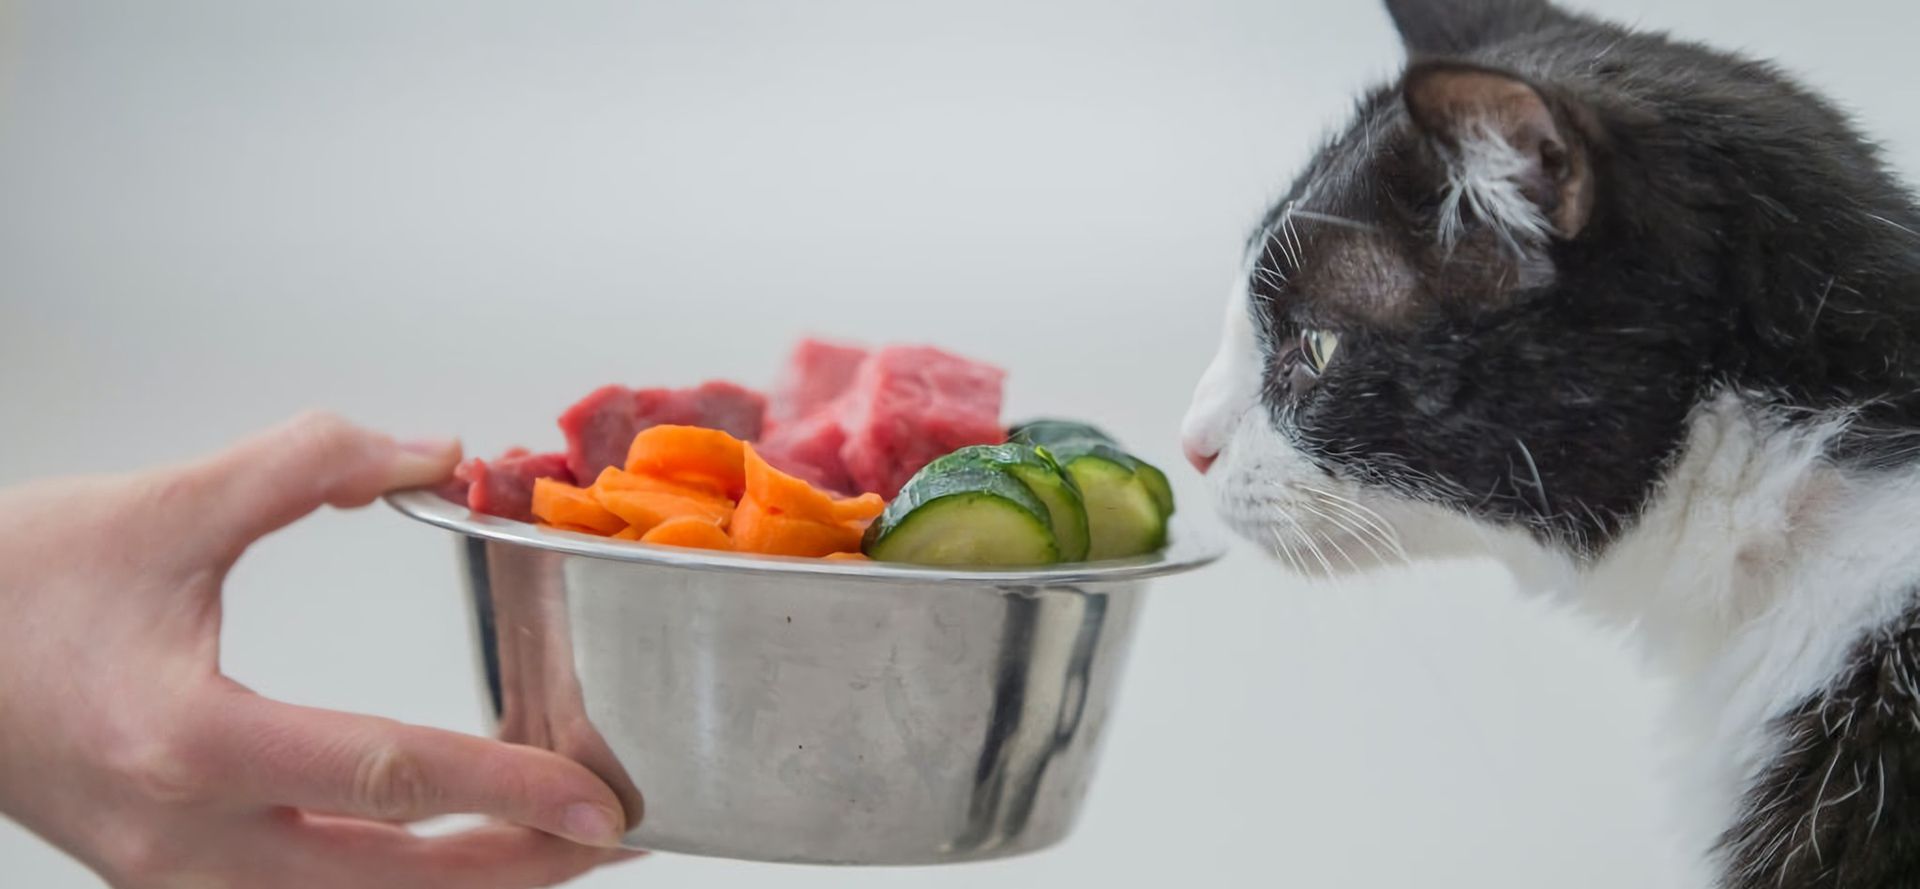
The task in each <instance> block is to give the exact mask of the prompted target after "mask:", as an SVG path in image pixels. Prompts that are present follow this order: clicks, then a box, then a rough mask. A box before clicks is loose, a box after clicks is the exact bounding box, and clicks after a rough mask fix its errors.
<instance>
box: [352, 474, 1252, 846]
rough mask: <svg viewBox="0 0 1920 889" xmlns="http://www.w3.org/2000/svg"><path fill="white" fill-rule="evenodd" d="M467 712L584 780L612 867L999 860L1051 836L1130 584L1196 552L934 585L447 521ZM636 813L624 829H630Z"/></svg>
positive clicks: (405, 506)
mask: <svg viewBox="0 0 1920 889" xmlns="http://www.w3.org/2000/svg"><path fill="white" fill-rule="evenodd" d="M387 499H388V502H389V503H390V504H392V506H393V507H394V508H396V509H398V510H399V511H400V512H402V513H405V514H406V515H409V516H412V517H413V518H416V519H419V520H421V521H423V522H427V523H428V524H432V525H438V526H440V527H442V528H446V529H448V530H451V531H455V532H458V533H459V534H460V535H461V537H460V539H459V541H458V542H459V558H460V563H461V566H462V569H463V574H464V575H465V578H466V586H467V592H468V594H469V595H468V601H469V602H470V604H471V606H472V614H473V621H474V628H475V635H476V637H477V640H478V642H479V645H478V649H479V654H480V664H481V673H482V675H483V677H484V681H485V683H486V692H487V695H488V702H489V704H490V711H491V712H490V713H489V714H488V716H489V718H490V720H491V722H492V724H493V727H494V728H495V730H496V732H497V733H498V735H499V736H500V737H501V738H502V739H503V740H507V741H512V742H515V743H520V744H530V745H534V746H538V747H544V748H546V749H550V750H554V751H557V752H559V753H561V754H563V755H565V756H568V757H571V758H573V759H575V760H577V761H579V762H581V763H583V764H585V765H586V766H587V767H588V768H591V769H593V770H594V771H595V772H596V773H598V774H599V775H600V777H601V778H603V779H605V780H606V782H607V783H608V784H609V785H610V786H612V787H613V788H614V789H615V790H616V792H618V793H619V794H620V796H621V799H622V801H623V802H624V803H625V805H626V807H627V811H628V812H629V814H630V815H631V816H632V818H633V826H632V827H631V829H630V830H629V831H628V833H627V835H626V837H625V840H624V842H625V844H626V845H627V846H629V847H631V848H635V849H652V850H659V851H668V852H683V853H689V854H695V855H712V856H720V857H726V858H740V859H750V860H759V861H783V862H804V863H810V864H860V865H919V864H939V863H947V862H960V861H975V860H982V859H989V858H1001V857H1006V856H1010V855H1017V854H1021V853H1025V852H1031V851H1034V850H1037V849H1041V848H1045V847H1047V846H1050V845H1052V844H1054V843H1056V842H1058V841H1059V840H1060V839H1061V838H1062V837H1064V836H1065V835H1066V834H1067V832H1068V830H1069V829H1070V828H1071V827H1072V824H1073V822H1074V819H1075V817H1076V815H1077V814H1078V810H1079V808H1080V804H1081V800H1082V798H1083V797H1084V795H1085V793H1086V790H1087V785H1088V783H1089V781H1090V780H1091V779H1092V774H1093V766H1094V760H1095V758H1096V756H1097V753H1098V747H1099V742H1100V736H1101V729H1102V728H1103V727H1104V725H1105V724H1106V720H1107V715H1108V713H1109V712H1110V711H1111V709H1112V706H1113V699H1114V693H1115V691H1116V690H1117V688H1118V685H1119V676H1120V669H1121V666H1122V664H1123V662H1124V661H1125V660H1126V654H1127V647H1128V644H1129V641H1130V639H1131V636H1132V630H1133V624H1134V619H1135V616H1136V614H1137V613H1138V609H1139V605H1140V594H1141V592H1142V591H1143V590H1144V588H1145V586H1146V581H1147V580H1148V579H1150V578H1153V577H1157V576H1160V575H1165V574H1172V573H1175V572H1180V571H1187V570H1191V569H1193V568H1197V567H1200V566H1202V565H1205V564H1206V563H1208V562H1211V561H1213V560H1214V559H1216V558H1218V557H1219V555H1220V553H1221V550H1220V548H1219V547H1218V546H1217V545H1216V544H1214V543H1211V542H1207V541H1203V540H1200V539H1198V538H1196V537H1194V536H1193V535H1192V534H1191V533H1190V532H1188V531H1187V530H1186V529H1184V528H1181V527H1179V526H1176V528H1175V534H1174V538H1173V545H1172V546H1171V547H1169V548H1168V549H1167V550H1166V551H1164V552H1162V553H1160V554H1159V555H1157V556H1154V557H1151V558H1143V559H1138V560H1128V561H1117V562H1102V563H1090V564H1081V565H1073V566H1068V567H1055V568H1046V569H1032V570H978V571H966V570H949V569H931V568H919V567H911V566H902V565H885V564H875V563H862V562H835V561H825V560H803V559H782V558H772V557H764V556H745V555H734V554H727V553H713V552H705V551H700V550H686V549H673V548H667V547H653V546H642V545H637V544H630V543H623V542H615V541H609V540H606V539H603V538H597V537H590V536H585V535H580V534H572V533H567V532H562V531H554V530H551V529H545V528H538V527H535V526H532V525H527V524H523V523H521V522H514V521H507V520H503V519H495V518H490V517H487V516H480V515H475V514H473V513H470V512H469V511H468V510H467V509H466V508H465V507H463V506H457V505H455V504H452V503H449V502H447V501H445V500H443V499H441V498H440V497H438V496H437V495H435V494H433V493H431V492H427V491H409V492H404V493H400V494H395V495H392V496H390V497H389V498H387ZM643 800H644V813H645V816H644V817H641V813H642V811H643Z"/></svg>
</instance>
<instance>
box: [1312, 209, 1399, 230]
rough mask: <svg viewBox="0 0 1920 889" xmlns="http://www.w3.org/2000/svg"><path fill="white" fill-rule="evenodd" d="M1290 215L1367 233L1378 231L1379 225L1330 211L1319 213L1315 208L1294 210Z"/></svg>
mask: <svg viewBox="0 0 1920 889" xmlns="http://www.w3.org/2000/svg"><path fill="white" fill-rule="evenodd" d="M1291 215H1293V216H1298V217H1300V218H1301V219H1305V220H1307V221H1308V222H1321V223H1325V224H1327V225H1333V226H1338V227H1340V228H1348V229H1353V230H1354V231H1362V232H1366V233H1367V234H1379V233H1380V227H1379V226H1377V225H1374V224H1372V223H1369V222H1361V221H1360V220H1358V219H1348V218H1346V217H1345V216H1335V215H1333V214H1331V213H1321V212H1319V211H1317V210H1295V211H1293V213H1292V214H1291Z"/></svg>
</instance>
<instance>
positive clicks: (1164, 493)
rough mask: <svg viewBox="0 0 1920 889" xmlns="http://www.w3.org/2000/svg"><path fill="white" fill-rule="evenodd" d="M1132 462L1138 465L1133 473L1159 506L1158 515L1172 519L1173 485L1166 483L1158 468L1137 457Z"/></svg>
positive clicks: (1165, 477)
mask: <svg viewBox="0 0 1920 889" xmlns="http://www.w3.org/2000/svg"><path fill="white" fill-rule="evenodd" d="M1134 461H1135V462H1137V463H1139V464H1140V465H1139V466H1138V467H1136V468H1135V469H1134V470H1133V471H1134V472H1135V473H1136V474H1138V475H1139V476H1140V481H1141V482H1142V483H1143V484H1145V485H1146V486H1147V490H1148V491H1149V492H1151V493H1152V494H1153V499H1154V501H1155V502H1157V503H1159V504H1160V514H1161V515H1163V516H1166V517H1168V518H1172V517H1173V483H1172V482H1170V481H1167V474H1166V473H1164V472H1161V471H1160V467H1158V466H1155V465H1153V464H1152V463H1148V462H1147V461H1145V460H1141V459H1140V458H1138V457H1135V458H1134Z"/></svg>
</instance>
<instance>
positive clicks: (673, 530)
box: [640, 516, 733, 549]
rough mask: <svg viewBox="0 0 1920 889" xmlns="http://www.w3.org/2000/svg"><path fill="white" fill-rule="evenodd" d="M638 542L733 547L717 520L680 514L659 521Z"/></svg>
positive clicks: (700, 546) (693, 547) (690, 546)
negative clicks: (676, 516)
mask: <svg viewBox="0 0 1920 889" xmlns="http://www.w3.org/2000/svg"><path fill="white" fill-rule="evenodd" d="M640 542H641V543H652V544H657V545H660V546H684V547H689V548H692V549H733V539H732V538H730V537H728V536H727V532H725V531H723V530H721V529H720V523H719V522H715V521H709V520H707V519H703V518H699V517H697V516H681V517H680V518H676V519H668V520H666V521H664V522H661V523H660V524H658V525H655V526H653V530H651V531H648V532H647V533H646V534H645V535H643V536H642V537H641V538H640Z"/></svg>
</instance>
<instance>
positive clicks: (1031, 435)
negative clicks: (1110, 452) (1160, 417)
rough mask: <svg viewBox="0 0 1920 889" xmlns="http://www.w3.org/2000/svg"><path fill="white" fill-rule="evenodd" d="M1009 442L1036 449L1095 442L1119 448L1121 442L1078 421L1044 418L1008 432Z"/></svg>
mask: <svg viewBox="0 0 1920 889" xmlns="http://www.w3.org/2000/svg"><path fill="white" fill-rule="evenodd" d="M1007 440H1008V441H1012V442H1017V443H1020V444H1030V445H1034V446H1036V447H1044V448H1051V447H1054V446H1055V445H1062V444H1066V443H1068V442H1075V441H1095V442H1100V443H1102V444H1107V445H1112V446H1114V447H1119V446H1120V442H1119V440H1117V439H1115V438H1114V437H1113V436H1111V435H1108V434H1107V433H1106V431H1105V430H1103V429H1101V428H1099V427H1098V426H1094V425H1092V424H1090V423H1082V422H1080V421H1078V420H1059V419H1052V418H1044V419H1039V420H1028V421H1027V422H1025V423H1021V424H1020V425H1018V426H1015V427H1013V428H1012V429H1010V430H1008V431H1007Z"/></svg>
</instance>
